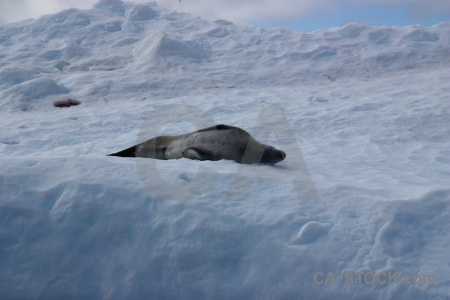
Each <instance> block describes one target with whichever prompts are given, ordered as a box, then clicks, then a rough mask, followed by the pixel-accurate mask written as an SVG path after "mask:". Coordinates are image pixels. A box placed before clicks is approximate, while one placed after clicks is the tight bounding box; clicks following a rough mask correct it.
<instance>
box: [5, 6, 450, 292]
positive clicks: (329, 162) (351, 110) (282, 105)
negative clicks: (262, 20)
mask: <svg viewBox="0 0 450 300" xmlns="http://www.w3.org/2000/svg"><path fill="white" fill-rule="evenodd" d="M449 66H450V23H441V24H437V25H435V26H433V27H430V28H426V27H421V26H407V27H401V28H399V27H370V26H366V25H362V24H356V23H352V24H348V25H346V26H344V27H342V28H332V29H330V30H324V31H316V32H313V33H300V32H293V31H289V30H283V29H274V30H263V29H260V28H257V27H242V26H236V25H234V24H232V23H231V22H228V21H225V20H213V21H207V20H203V19H200V18H197V17H194V16H192V15H188V14H182V13H178V12H173V11H168V10H165V9H161V8H159V7H157V6H156V5H155V4H154V3H149V4H133V3H128V2H121V1H114V0H102V1H100V2H99V3H97V4H96V5H95V6H94V7H93V8H92V9H91V10H78V9H69V10H65V11H62V12H60V13H57V14H54V15H47V16H44V17H41V18H39V19H37V20H28V21H23V22H19V23H13V24H6V25H3V26H1V27H0V114H1V119H0V126H1V127H0V128H1V130H0V153H1V157H0V166H1V168H0V299H30V298H33V299H63V298H65V299H67V298H74V299H81V298H83V299H148V298H153V299H450V251H448V249H449V246H450V234H449V232H450V223H449V220H450V184H449V183H450V181H449V179H450V139H449V137H450V107H449V94H450V85H449V82H450V72H449ZM69 99H72V100H75V101H79V102H80V103H81V104H80V105H78V106H72V107H68V108H58V107H55V106H54V104H55V103H60V102H61V101H68V100H69ZM219 123H225V124H230V125H234V126H239V127H241V128H244V129H246V130H247V131H249V132H250V133H251V134H253V135H254V136H255V137H256V138H257V139H259V140H261V141H262V142H267V143H270V144H273V145H275V146H278V147H280V148H281V149H283V150H285V151H286V152H287V158H286V160H285V161H283V162H281V163H279V164H277V165H275V166H264V165H262V166H260V165H239V164H236V163H234V162H231V161H218V162H211V161H205V162H199V161H191V160H186V159H181V160H173V161H156V160H152V159H133V158H118V157H107V156H105V155H106V154H108V153H111V152H116V151H119V150H122V149H124V148H126V147H129V146H131V145H133V144H135V143H136V142H137V141H142V140H145V139H147V138H151V137H153V136H156V135H159V134H163V133H164V134H181V133H185V132H189V131H192V130H195V129H199V128H201V126H208V125H211V124H219ZM319 272H320V273H319ZM330 272H331V273H332V275H334V276H335V278H336V280H335V282H332V281H328V282H325V279H326V277H327V275H328V274H329V273H330ZM349 272H350V274H353V278H354V282H353V283H352V284H349V283H348V282H346V281H345V280H342V279H341V280H339V279H338V277H339V276H342V277H343V278H344V279H345V278H346V277H345V276H346V275H347V274H348V273H349ZM356 272H373V274H384V273H382V272H385V274H388V272H391V273H398V275H397V277H398V279H399V281H400V282H399V283H397V282H389V283H384V284H383V283H380V282H375V283H373V282H372V283H370V281H371V277H370V276H369V278H368V280H366V281H364V280H362V281H361V282H358V280H357V279H358V275H356ZM320 274H323V276H322V275H320ZM369 275H370V273H369ZM408 275H409V276H415V275H419V276H426V275H432V276H434V277H435V282H434V283H433V284H411V285H407V284H405V283H406V281H404V280H403V279H405V277H406V276H408ZM363 278H364V277H363ZM315 279H319V280H315ZM383 279H387V276H386V277H385V278H383ZM419 279H420V278H419ZM382 282H383V281H382Z"/></svg>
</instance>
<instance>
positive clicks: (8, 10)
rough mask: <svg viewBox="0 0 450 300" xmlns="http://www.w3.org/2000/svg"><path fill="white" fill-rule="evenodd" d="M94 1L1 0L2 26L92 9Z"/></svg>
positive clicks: (0, 20) (0, 22)
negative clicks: (46, 15)
mask: <svg viewBox="0 0 450 300" xmlns="http://www.w3.org/2000/svg"><path fill="white" fill-rule="evenodd" d="M95 2H96V1H93V0H39V1H37V0H0V24H2V23H9V22H15V21H20V20H23V19H30V18H37V17H40V16H42V15H45V14H52V13H56V12H58V11H60V10H63V9H66V8H70V7H77V8H90V7H91V6H92V5H93V3H95Z"/></svg>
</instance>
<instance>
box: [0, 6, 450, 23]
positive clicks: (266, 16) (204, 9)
mask: <svg viewBox="0 0 450 300" xmlns="http://www.w3.org/2000/svg"><path fill="white" fill-rule="evenodd" d="M149 1H150V0H131V2H136V3H145V2H149ZM96 2H97V1H96V0H0V24H1V23H7V22H13V21H18V20H21V19H26V18H36V17H39V16H41V15H43V14H50V13H55V12H57V11H60V10H62V9H66V8H69V7H76V8H90V7H92V6H93V5H94V4H95V3H96ZM156 2H157V4H158V5H159V6H161V7H165V8H168V9H172V10H177V11H183V12H187V13H192V14H194V15H198V16H201V17H203V18H206V19H227V20H231V21H234V22H237V23H247V22H273V21H287V20H289V19H294V18H297V19H298V18H302V17H307V16H310V15H311V14H314V13H321V12H333V11H336V12H337V13H342V10H343V7H347V8H348V7H353V6H356V7H358V6H359V7H364V6H367V5H380V6H381V5H382V6H383V7H386V9H389V8H390V6H396V7H398V6H402V7H403V8H404V10H405V11H407V12H408V14H409V17H411V18H413V19H416V20H420V19H422V18H427V17H432V16H434V15H442V14H444V15H449V16H450V1H449V0H427V1H424V0H342V1H336V0H278V1H275V0H226V1H224V0H181V1H180V0H157V1H156Z"/></svg>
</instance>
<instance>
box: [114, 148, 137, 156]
mask: <svg viewBox="0 0 450 300" xmlns="http://www.w3.org/2000/svg"><path fill="white" fill-rule="evenodd" d="M107 156H120V157H136V146H133V147H130V148H127V149H125V150H122V151H119V152H116V153H112V154H108V155H107Z"/></svg>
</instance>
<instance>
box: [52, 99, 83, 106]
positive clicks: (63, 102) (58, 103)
mask: <svg viewBox="0 0 450 300" xmlns="http://www.w3.org/2000/svg"><path fill="white" fill-rule="evenodd" d="M80 103H81V102H80V101H77V100H72V99H67V100H61V101H56V102H55V103H53V106H55V107H60V108H63V107H71V106H77V105H79V104H80Z"/></svg>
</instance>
